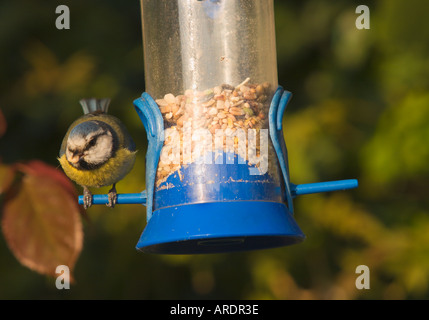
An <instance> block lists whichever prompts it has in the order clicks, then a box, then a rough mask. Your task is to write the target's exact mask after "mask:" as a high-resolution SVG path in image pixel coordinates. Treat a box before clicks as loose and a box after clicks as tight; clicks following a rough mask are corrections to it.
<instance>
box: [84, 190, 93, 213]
mask: <svg viewBox="0 0 429 320" xmlns="http://www.w3.org/2000/svg"><path fill="white" fill-rule="evenodd" d="M90 206H92V193H91V191H89V189H88V188H86V187H84V188H83V207H84V208H85V210H86V209H88V208H89V207H90Z"/></svg>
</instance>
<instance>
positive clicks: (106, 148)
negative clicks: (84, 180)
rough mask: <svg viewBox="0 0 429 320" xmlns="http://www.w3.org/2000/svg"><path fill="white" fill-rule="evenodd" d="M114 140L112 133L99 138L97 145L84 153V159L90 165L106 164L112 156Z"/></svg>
mask: <svg viewBox="0 0 429 320" xmlns="http://www.w3.org/2000/svg"><path fill="white" fill-rule="evenodd" d="M112 150H113V139H112V134H111V133H110V132H106V134H103V135H101V136H98V138H97V142H96V143H95V145H94V146H93V147H91V148H89V149H88V150H86V151H85V152H84V155H83V159H84V160H85V162H87V163H89V164H95V165H96V164H100V163H103V162H106V161H107V160H108V159H109V158H110V156H111V155H112Z"/></svg>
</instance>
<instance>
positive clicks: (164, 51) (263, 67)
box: [141, 0, 283, 208]
mask: <svg viewBox="0 0 429 320" xmlns="http://www.w3.org/2000/svg"><path fill="white" fill-rule="evenodd" d="M141 5H142V17H143V50H144V65H145V86H146V92H147V93H149V94H150V95H151V96H152V97H153V98H154V99H155V101H156V102H157V104H158V106H159V108H160V111H161V113H162V115H163V118H164V124H165V142H164V147H163V149H162V152H161V158H160V162H159V165H158V171H157V179H156V188H157V189H156V191H157V193H156V195H155V198H156V199H155V207H158V208H159V207H163V206H169V205H177V204H183V203H194V202H208V201H219V200H221V201H225V200H268V201H278V202H281V201H282V197H283V195H282V194H283V193H282V191H281V189H282V185H281V182H280V174H279V169H278V165H277V158H276V156H275V153H274V151H273V148H272V146H271V143H270V140H269V133H268V129H269V128H268V110H269V107H270V103H271V99H272V96H273V94H274V92H275V90H276V89H277V86H278V83H277V62H276V46H275V32H274V12H273V1H272V0H202V1H200V0H141ZM175 188H176V189H175ZM252 188H253V189H252ZM174 189H175V190H176V191H181V193H180V192H179V193H178V194H181V196H178V198H177V199H173V198H174V197H171V194H170V195H169V196H168V197H167V196H166V195H165V194H164V193H165V192H170V191H171V190H174ZM168 190H169V191H168ZM234 190H235V191H234ZM252 190H253V191H252ZM183 194H186V196H184V195H183ZM166 198H168V199H167V200H166Z"/></svg>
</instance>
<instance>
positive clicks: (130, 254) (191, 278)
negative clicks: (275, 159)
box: [0, 0, 429, 299]
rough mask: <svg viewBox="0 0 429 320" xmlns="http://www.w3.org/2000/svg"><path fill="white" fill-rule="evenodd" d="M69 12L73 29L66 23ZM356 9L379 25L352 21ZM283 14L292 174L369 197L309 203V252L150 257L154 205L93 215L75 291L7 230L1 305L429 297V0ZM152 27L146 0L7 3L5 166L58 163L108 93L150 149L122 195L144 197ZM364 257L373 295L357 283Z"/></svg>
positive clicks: (305, 247)
mask: <svg viewBox="0 0 429 320" xmlns="http://www.w3.org/2000/svg"><path fill="white" fill-rule="evenodd" d="M60 4H66V5H68V6H69V8H70V12H71V29H70V30H57V29H56V28H55V19H56V17H57V15H56V14H55V9H56V7H57V6H58V5H60ZM359 4H366V5H368V6H369V8H370V10H371V29H370V30H358V29H356V27H355V20H356V18H357V14H356V13H355V9H356V7H357V5H359ZM275 10H276V11H275V18H276V32H277V54H278V68H279V83H280V84H281V85H282V86H283V87H285V88H286V89H288V90H289V91H292V92H293V93H294V98H293V99H292V101H291V103H290V104H289V107H288V110H287V111H286V116H285V119H284V127H285V131H286V132H285V139H286V143H287V145H288V149H289V162H290V169H291V180H292V182H294V183H296V184H300V183H309V182H317V181H327V180H335V179H347V178H357V179H358V180H359V183H360V186H359V188H358V189H356V190H352V191H346V192H335V193H327V194H317V195H308V196H301V197H298V198H297V199H296V200H295V210H296V220H297V222H298V224H299V225H300V227H301V229H302V230H303V231H304V233H305V234H306V236H307V239H306V240H305V241H304V242H303V243H302V244H299V245H294V246H290V247H283V248H278V249H271V250H263V251H252V252H242V253H231V254H216V255H195V256H193V255H184V256H169V255H151V254H142V253H139V252H137V251H136V250H135V245H136V243H137V241H138V238H139V236H140V234H141V232H142V230H143V228H144V226H145V209H144V207H142V206H138V205H122V206H117V207H116V208H115V209H114V210H110V209H108V208H106V207H103V206H99V207H93V208H91V209H90V210H89V211H88V214H89V216H90V218H91V219H90V222H85V230H84V232H85V240H84V248H83V251H82V253H81V256H80V258H79V260H78V262H77V266H76V270H75V280H76V282H75V283H74V284H72V287H71V289H70V290H57V289H56V288H55V279H50V278H46V277H44V276H41V275H39V274H37V273H35V272H33V271H30V270H29V269H27V268H25V267H23V266H21V265H20V264H19V263H18V262H17V260H16V259H15V258H14V257H13V255H12V254H11V252H10V251H9V249H8V248H7V245H6V243H5V241H4V238H3V236H0V298H1V299H47V298H53V299H192V298H194V299H200V298H201V299H253V298H255V299H422V298H423V299H427V298H429V232H428V230H429V209H428V208H429V206H428V205H429V197H428V196H427V194H428V189H429V188H428V187H429V186H428V182H429V166H428V160H429V91H428V87H429V19H427V12H429V2H427V1H425V0H408V1H400V0H378V1H371V0H367V1H359V2H357V1H352V0H342V1H330V0H305V1H299V0H293V1H292V0H288V1H285V0H275ZM140 28H141V22H140V7H139V2H138V1H137V0H134V1H114V0H104V1H101V0H91V1H83V0H73V1H69V0H63V1H52V0H49V1H41V0H37V1H35V0H19V1H10V0H2V1H1V2H0V108H1V110H2V111H3V113H4V115H5V117H6V119H7V122H8V130H7V133H6V134H5V136H4V137H3V138H2V139H0V156H1V158H2V160H3V162H6V163H10V162H15V161H19V160H30V159H41V160H43V161H45V162H47V163H49V164H52V165H54V166H57V165H58V164H57V162H56V157H57V153H58V150H59V146H60V143H61V140H62V138H63V135H64V133H65V131H66V129H67V127H68V126H69V125H70V123H71V122H72V121H73V120H74V119H75V118H77V117H78V116H80V115H81V108H80V106H79V104H78V100H79V99H81V98H82V97H89V96H97V97H106V96H108V97H111V99H112V104H111V107H110V112H111V113H112V114H114V115H116V116H118V117H120V118H121V119H123V121H124V122H125V123H126V125H127V126H128V127H129V129H130V131H131V134H132V135H133V137H134V138H135V140H136V143H137V146H138V149H139V150H140V151H139V155H138V160H137V163H136V165H135V167H134V171H133V174H131V175H129V176H128V177H127V178H126V179H125V180H123V181H122V183H119V184H118V186H117V187H118V192H121V193H123V192H139V191H141V190H143V189H144V188H145V186H144V155H145V149H146V133H145V131H144V129H143V126H142V125H141V123H140V121H139V119H138V117H137V115H136V113H135V111H134V108H133V106H132V101H133V100H134V99H135V98H137V97H138V96H139V95H140V94H141V93H142V92H143V91H144V70H143V55H142V41H141V30H140ZM105 191H106V190H102V191H101V192H105ZM58 214H61V213H58ZM361 264H364V265H367V266H368V267H369V268H370V270H371V289H370V290H357V289H356V287H355V279H356V277H357V275H356V274H355V269H356V266H358V265H361Z"/></svg>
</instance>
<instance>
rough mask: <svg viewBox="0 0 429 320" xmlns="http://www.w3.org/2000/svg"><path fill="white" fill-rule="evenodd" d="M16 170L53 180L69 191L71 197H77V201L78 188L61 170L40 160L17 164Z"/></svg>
mask: <svg viewBox="0 0 429 320" xmlns="http://www.w3.org/2000/svg"><path fill="white" fill-rule="evenodd" d="M16 168H17V169H18V170H19V171H21V172H23V173H26V174H31V175H35V176H39V177H50V178H52V179H53V180H55V181H56V182H57V183H58V184H59V185H61V186H62V187H63V188H64V189H65V190H66V191H68V192H69V193H70V195H71V196H73V197H75V198H76V201H77V196H78V194H77V191H76V188H75V187H74V185H73V183H72V182H71V181H70V180H69V179H68V178H67V176H66V175H65V174H64V173H63V172H62V171H61V170H58V169H56V168H54V167H52V166H50V165H48V164H46V163H44V162H42V161H40V160H32V161H30V162H27V163H19V164H16Z"/></svg>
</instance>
